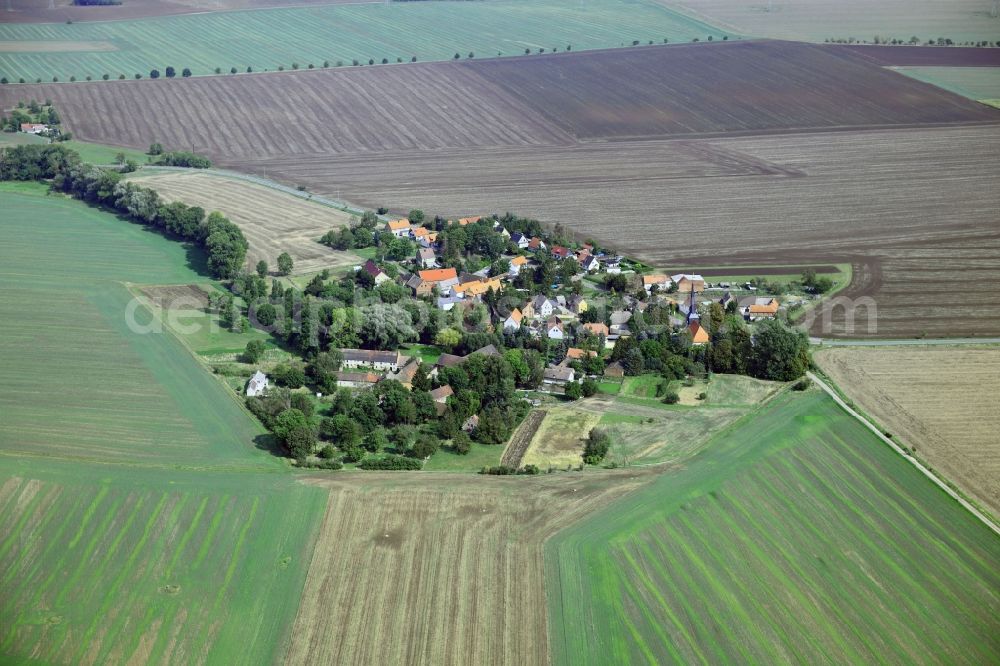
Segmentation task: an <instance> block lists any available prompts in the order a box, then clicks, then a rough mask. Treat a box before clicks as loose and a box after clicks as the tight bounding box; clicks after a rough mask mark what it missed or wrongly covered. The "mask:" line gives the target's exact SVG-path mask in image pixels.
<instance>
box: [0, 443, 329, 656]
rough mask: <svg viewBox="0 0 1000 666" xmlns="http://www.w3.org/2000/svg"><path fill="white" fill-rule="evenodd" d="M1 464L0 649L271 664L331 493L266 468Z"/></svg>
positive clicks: (280, 650)
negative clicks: (0, 604)
mask: <svg viewBox="0 0 1000 666" xmlns="http://www.w3.org/2000/svg"><path fill="white" fill-rule="evenodd" d="M37 467H38V466H37V464H35V463H27V464H25V463H24V462H23V461H15V460H10V459H0V478H2V479H3V480H2V481H0V572H2V573H0V597H2V598H3V599H4V611H3V613H2V614H0V654H3V655H7V658H10V659H13V660H15V661H21V660H24V659H26V658H28V657H29V656H30V657H31V658H32V659H34V660H41V661H43V662H48V663H126V662H129V663H196V662H206V663H274V662H276V661H278V660H280V658H281V656H282V653H283V650H284V646H285V645H286V644H287V640H288V638H289V636H288V632H289V629H290V620H291V618H293V617H294V615H295V611H296V608H297V605H298V599H299V595H300V594H301V590H302V586H303V584H304V581H305V571H306V568H307V567H308V564H309V561H310V557H311V544H312V542H313V539H314V538H315V534H314V530H313V528H314V527H315V524H316V522H315V521H316V520H317V519H318V518H319V517H320V516H321V515H322V510H323V506H324V501H325V495H324V493H323V492H322V491H319V490H318V489H315V488H312V487H308V486H304V485H298V484H293V483H289V480H288V479H287V477H283V476H276V475H261V474H240V475H229V474H216V473H184V472H162V471H156V472H143V471H138V470H133V469H129V470H127V471H112V472H108V470H107V469H106V468H90V467H86V466H84V467H82V468H81V467H80V466H79V465H68V464H67V465H63V464H59V463H47V465H46V468H45V470H44V471H41V472H40V471H39V470H38V469H37Z"/></svg>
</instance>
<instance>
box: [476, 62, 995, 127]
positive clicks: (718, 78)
mask: <svg viewBox="0 0 1000 666" xmlns="http://www.w3.org/2000/svg"><path fill="white" fill-rule="evenodd" d="M462 67H465V68H468V69H472V70H474V71H476V72H477V73H479V74H481V75H482V76H483V77H485V78H486V79H488V80H490V81H491V82H493V83H495V84H496V85H497V86H498V87H500V88H502V89H504V90H506V91H507V93H508V94H509V95H511V96H516V97H517V98H518V99H520V100H521V102H522V103H523V104H524V105H525V106H526V107H527V108H531V109H534V111H535V112H536V113H538V114H542V115H545V116H547V117H549V118H550V119H551V120H552V122H554V123H555V124H557V125H559V126H561V127H562V128H563V129H565V130H566V131H567V132H568V133H570V134H573V135H574V136H577V137H579V138H581V139H597V138H628V137H637V136H642V137H651V136H660V135H678V134H710V133H719V132H748V131H753V132H759V131H770V130H789V129H806V128H814V129H815V128H840V127H849V126H853V127H871V126H882V125H906V124H924V123H948V122H961V121H976V120H1000V114H998V113H996V112H994V111H993V110H991V109H988V108H986V107H983V106H982V105H980V104H976V103H975V102H971V101H969V100H966V99H964V98H961V97H958V96H955V95H951V94H942V91H941V90H939V89H938V88H935V87H933V86H929V85H927V84H922V82H916V83H917V85H911V84H912V83H914V82H913V81H912V80H911V81H906V80H905V78H904V77H901V76H900V75H899V74H897V73H895V72H891V71H887V70H885V69H883V68H880V67H873V66H872V63H871V62H869V61H868V59H867V58H865V57H859V56H857V55H855V54H853V53H851V52H850V51H846V50H843V51H836V50H832V49H827V48H823V47H821V46H813V45H809V44H800V43H795V42H730V43H727V44H685V45H680V46H674V47H669V48H664V47H646V48H641V49H618V50H615V51H605V52H599V51H598V52H588V53H576V54H573V53H568V54H561V55H558V56H556V57H546V56H535V57H532V58H516V59H510V58H507V59H496V60H490V61H481V62H476V63H463V64H462Z"/></svg>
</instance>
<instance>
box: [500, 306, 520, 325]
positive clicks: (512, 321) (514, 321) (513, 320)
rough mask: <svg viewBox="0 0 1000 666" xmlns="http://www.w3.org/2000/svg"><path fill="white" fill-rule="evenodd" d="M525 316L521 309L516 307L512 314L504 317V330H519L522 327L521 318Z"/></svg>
mask: <svg viewBox="0 0 1000 666" xmlns="http://www.w3.org/2000/svg"><path fill="white" fill-rule="evenodd" d="M523 318H524V317H523V315H522V314H521V311H520V310H518V309H517V308H514V311H513V312H511V313H510V315H509V316H508V317H507V318H506V319H504V322H503V330H505V331H516V330H518V329H519V328H521V320H522V319H523Z"/></svg>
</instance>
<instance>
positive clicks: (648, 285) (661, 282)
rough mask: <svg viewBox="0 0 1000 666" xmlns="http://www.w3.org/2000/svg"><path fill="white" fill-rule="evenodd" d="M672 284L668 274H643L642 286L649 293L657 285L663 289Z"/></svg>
mask: <svg viewBox="0 0 1000 666" xmlns="http://www.w3.org/2000/svg"><path fill="white" fill-rule="evenodd" d="M669 286H670V278H668V277H667V276H666V275H643V276H642V288H643V289H645V290H646V293H647V294H648V293H649V292H650V291H652V289H653V287H656V288H657V289H659V290H660V291H663V290H664V289H666V288H667V287H669Z"/></svg>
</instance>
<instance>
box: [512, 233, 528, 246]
mask: <svg viewBox="0 0 1000 666" xmlns="http://www.w3.org/2000/svg"><path fill="white" fill-rule="evenodd" d="M510 240H511V241H512V242H513V243H514V244H515V245H517V246H518V247H519V248H521V249H522V250H523V249H525V248H527V247H528V244H529V243H530V242H531V239H530V238H528V237H527V236H525V235H524V234H514V235H513V236H511V237H510Z"/></svg>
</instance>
